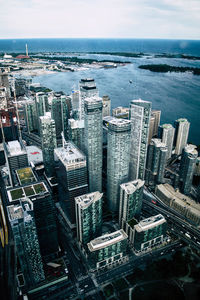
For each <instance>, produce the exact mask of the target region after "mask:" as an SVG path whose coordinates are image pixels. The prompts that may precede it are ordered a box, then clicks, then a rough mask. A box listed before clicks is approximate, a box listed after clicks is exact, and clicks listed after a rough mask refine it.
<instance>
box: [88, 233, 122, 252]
mask: <svg viewBox="0 0 200 300" xmlns="http://www.w3.org/2000/svg"><path fill="white" fill-rule="evenodd" d="M127 238H128V236H127V234H126V233H125V232H124V230H123V229H120V230H117V231H115V232H112V233H109V234H104V235H102V236H100V237H98V238H96V239H94V240H92V241H90V243H88V248H89V250H90V251H91V252H93V251H96V250H99V249H102V248H105V247H108V246H111V245H113V244H115V243H118V242H120V241H122V240H125V239H127Z"/></svg>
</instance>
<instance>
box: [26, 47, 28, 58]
mask: <svg viewBox="0 0 200 300" xmlns="http://www.w3.org/2000/svg"><path fill="white" fill-rule="evenodd" d="M26 56H28V45H27V44H26Z"/></svg>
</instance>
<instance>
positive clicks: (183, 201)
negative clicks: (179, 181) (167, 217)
mask: <svg viewBox="0 0 200 300" xmlns="http://www.w3.org/2000/svg"><path fill="white" fill-rule="evenodd" d="M155 194H156V196H158V197H159V198H160V199H161V200H162V201H163V202H164V203H165V204H167V205H169V206H170V207H171V208H173V209H174V210H176V211H177V212H179V213H180V214H182V215H183V216H184V217H185V218H187V219H188V221H190V222H191V223H193V224H194V225H196V226H199V225H200V205H199V203H196V202H195V201H193V200H192V199H191V198H189V197H188V196H186V195H184V194H181V193H180V192H179V191H178V190H175V189H174V188H173V187H172V186H171V185H169V184H167V183H165V184H159V185H157V187H156V191H155Z"/></svg>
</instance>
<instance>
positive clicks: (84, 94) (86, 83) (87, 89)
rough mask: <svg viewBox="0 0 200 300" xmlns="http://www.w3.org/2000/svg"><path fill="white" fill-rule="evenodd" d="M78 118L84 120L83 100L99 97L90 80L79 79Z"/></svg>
mask: <svg viewBox="0 0 200 300" xmlns="http://www.w3.org/2000/svg"><path fill="white" fill-rule="evenodd" d="M79 92H80V100H79V118H80V120H84V101H85V98H91V97H99V91H98V89H97V87H96V84H95V81H94V79H92V78H85V79H81V80H80V82H79Z"/></svg>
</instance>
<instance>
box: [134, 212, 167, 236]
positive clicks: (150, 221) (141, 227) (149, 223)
mask: <svg viewBox="0 0 200 300" xmlns="http://www.w3.org/2000/svg"><path fill="white" fill-rule="evenodd" d="M165 222H166V220H165V218H164V217H163V216H162V215H161V214H158V215H156V216H152V217H150V218H147V219H144V220H142V221H140V222H139V223H138V224H137V225H135V226H134V227H135V230H136V231H137V232H141V231H145V230H148V229H152V228H153V227H156V226H158V225H161V224H163V223H165Z"/></svg>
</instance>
